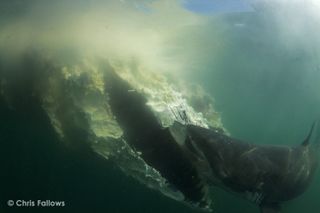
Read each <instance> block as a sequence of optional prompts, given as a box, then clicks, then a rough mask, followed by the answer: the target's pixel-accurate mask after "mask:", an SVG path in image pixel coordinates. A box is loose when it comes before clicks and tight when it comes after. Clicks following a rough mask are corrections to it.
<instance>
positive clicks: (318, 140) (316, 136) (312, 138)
mask: <svg viewBox="0 0 320 213" xmlns="http://www.w3.org/2000/svg"><path fill="white" fill-rule="evenodd" d="M301 145H302V146H308V145H311V146H315V147H316V148H317V149H318V148H319V147H320V120H317V121H315V122H313V124H312V126H311V129H310V131H309V134H308V136H307V137H306V139H305V140H304V141H303V142H302V144H301Z"/></svg>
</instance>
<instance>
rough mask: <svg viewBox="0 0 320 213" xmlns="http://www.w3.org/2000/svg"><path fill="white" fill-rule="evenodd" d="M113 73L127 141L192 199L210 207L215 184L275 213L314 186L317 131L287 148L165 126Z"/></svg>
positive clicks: (115, 108) (114, 105)
mask: <svg viewBox="0 0 320 213" xmlns="http://www.w3.org/2000/svg"><path fill="white" fill-rule="evenodd" d="M110 69H111V68H110ZM107 74H108V75H106V78H105V80H106V81H105V83H106V91H107V92H108V96H109V104H110V107H111V110H112V112H113V114H114V115H115V118H116V120H117V122H118V123H119V125H120V126H121V128H122V129H123V131H124V135H123V137H124V139H125V140H126V141H127V142H128V143H129V144H130V145H131V146H132V147H133V148H134V149H135V150H137V151H139V152H141V157H142V158H143V159H144V160H145V161H146V163H148V164H149V165H150V166H152V167H153V168H155V169H157V170H158V171H159V172H160V173H161V175H162V176H163V177H165V178H166V179H167V180H168V182H169V183H170V184H172V185H173V186H174V187H175V188H176V189H178V190H179V191H180V192H182V193H183V194H184V196H185V200H186V201H187V202H189V203H193V204H196V205H197V206H199V207H201V208H205V209H207V208H208V206H209V205H210V199H209V198H208V196H207V188H208V186H210V185H214V186H220V187H222V188H224V189H226V190H228V191H232V192H236V193H238V194H240V195H243V196H244V197H245V198H247V199H249V200H250V201H252V202H254V203H256V204H258V205H259V206H260V208H261V211H262V212H263V213H275V212H279V211H280V203H281V202H283V201H286V200H290V199H292V198H295V197H296V196H298V195H300V194H301V193H303V192H304V191H305V190H306V188H307V186H308V185H309V183H310V180H311V179H312V177H313V174H314V173H315V168H316V166H317V160H316V159H317V157H316V153H315V149H313V147H311V146H310V145H309V139H310V135H311V133H310V134H309V136H308V137H307V139H306V140H305V141H304V142H303V144H302V145H300V146H297V147H285V146H283V147H281V146H258V145H254V144H250V143H246V142H242V141H239V140H236V139H233V138H230V137H228V136H226V135H225V134H223V132H221V131H218V130H217V129H205V128H202V127H198V126H191V125H189V126H184V125H178V128H163V127H162V126H161V125H160V124H159V122H158V120H157V118H156V117H155V116H154V114H153V112H152V111H151V109H150V108H149V107H148V106H147V105H146V99H145V98H144V97H143V96H142V95H141V94H139V93H138V92H136V91H134V90H133V88H132V87H131V86H130V85H129V84H128V83H127V82H126V81H124V80H122V79H121V78H120V77H119V76H117V75H116V74H115V73H114V72H113V71H110V72H107ZM174 126H175V125H174ZM179 141H180V142H179Z"/></svg>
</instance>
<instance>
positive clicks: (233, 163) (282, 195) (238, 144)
mask: <svg viewBox="0 0 320 213" xmlns="http://www.w3.org/2000/svg"><path fill="white" fill-rule="evenodd" d="M314 126H315V124H313V126H312V128H311V130H310V132H309V135H308V136H307V138H306V139H305V140H304V141H303V143H302V144H301V145H298V146H294V147H289V146H275V145H254V144H251V143H246V142H242V141H240V140H237V139H233V138H231V137H229V136H227V135H225V134H223V133H221V131H218V130H217V129H205V128H202V127H198V126H192V125H189V126H188V127H187V128H186V132H187V136H186V140H185V145H186V146H187V147H189V149H190V150H192V152H193V153H195V155H196V156H198V159H199V160H202V161H203V160H206V161H207V162H208V163H209V165H210V168H211V170H212V172H211V174H212V175H211V176H210V177H208V181H209V182H211V183H212V184H213V185H216V186H220V187H222V188H224V189H226V190H228V191H231V192H235V193H238V194H240V195H242V196H244V197H245V198H247V199H248V200H250V201H252V202H254V203H256V204H258V205H259V206H260V209H261V212H262V213H276V212H280V207H281V206H280V204H281V203H282V202H284V201H288V200H291V199H293V198H295V197H297V196H299V195H301V194H302V193H303V192H304V191H305V190H306V189H307V187H308V186H309V184H310V182H311V180H312V178H313V176H314V174H315V170H316V168H317V164H318V158H319V157H318V150H319V139H320V138H319V136H318V137H313V136H312V131H313V129H314ZM312 138H314V140H315V142H316V143H310V141H311V139H312Z"/></svg>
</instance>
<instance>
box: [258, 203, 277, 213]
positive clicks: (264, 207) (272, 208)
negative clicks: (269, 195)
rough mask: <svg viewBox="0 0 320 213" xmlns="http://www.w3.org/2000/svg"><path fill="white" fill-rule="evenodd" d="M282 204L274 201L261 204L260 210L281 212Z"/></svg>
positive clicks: (270, 212)
mask: <svg viewBox="0 0 320 213" xmlns="http://www.w3.org/2000/svg"><path fill="white" fill-rule="evenodd" d="M280 211H281V206H280V204H279V203H272V204H261V205H260V212H261V213H280Z"/></svg>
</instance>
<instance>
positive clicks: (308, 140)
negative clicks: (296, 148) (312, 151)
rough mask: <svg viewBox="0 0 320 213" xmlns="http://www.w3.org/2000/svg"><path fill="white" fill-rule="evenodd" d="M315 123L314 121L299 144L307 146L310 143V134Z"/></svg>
mask: <svg viewBox="0 0 320 213" xmlns="http://www.w3.org/2000/svg"><path fill="white" fill-rule="evenodd" d="M315 124H316V122H313V124H312V126H311V129H310V131H309V134H308V136H307V137H306V139H304V141H303V142H302V144H301V145H302V146H307V145H308V144H309V143H310V138H311V135H312V132H313V129H314V126H315Z"/></svg>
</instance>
